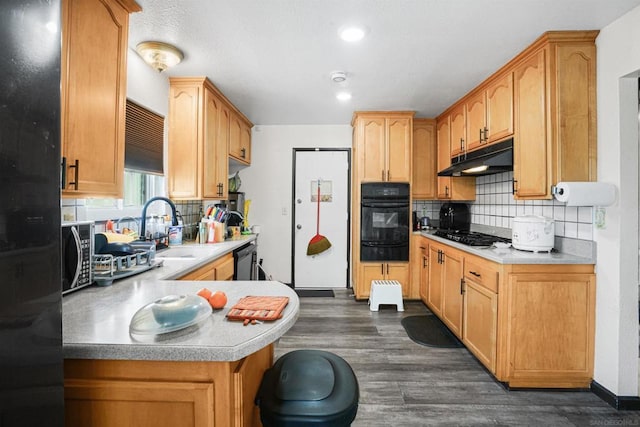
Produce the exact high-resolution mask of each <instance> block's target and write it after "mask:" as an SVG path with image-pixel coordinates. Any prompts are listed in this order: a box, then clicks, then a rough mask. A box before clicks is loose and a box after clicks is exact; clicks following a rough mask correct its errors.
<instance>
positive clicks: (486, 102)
mask: <svg viewBox="0 0 640 427" xmlns="http://www.w3.org/2000/svg"><path fill="white" fill-rule="evenodd" d="M465 108H466V114H467V127H466V138H467V151H472V150H474V149H476V148H480V147H481V146H484V145H486V144H491V143H493V142H497V141H501V140H503V139H505V138H507V137H510V136H512V135H513V74H512V73H511V72H509V73H506V74H505V75H503V76H499V77H497V78H495V79H494V80H492V81H491V82H489V83H488V84H486V85H483V86H482V87H480V88H479V89H478V90H476V91H475V92H474V93H473V94H472V95H470V96H468V97H467V98H466V101H465Z"/></svg>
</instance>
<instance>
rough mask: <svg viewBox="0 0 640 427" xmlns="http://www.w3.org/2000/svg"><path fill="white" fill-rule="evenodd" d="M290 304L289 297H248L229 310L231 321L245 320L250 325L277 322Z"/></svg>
mask: <svg viewBox="0 0 640 427" xmlns="http://www.w3.org/2000/svg"><path fill="white" fill-rule="evenodd" d="M287 304H289V297H268V296H247V297H244V298H241V299H240V301H238V302H237V303H236V304H235V305H234V306H233V307H231V308H230V309H229V312H228V313H227V318H228V319H229V320H243V321H244V324H245V325H246V324H248V323H249V322H251V321H253V320H277V319H279V318H281V317H282V311H283V310H284V308H285V307H286V306H287Z"/></svg>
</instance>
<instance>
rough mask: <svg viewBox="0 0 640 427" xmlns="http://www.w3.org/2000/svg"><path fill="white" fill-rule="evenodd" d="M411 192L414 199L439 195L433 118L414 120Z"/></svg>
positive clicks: (432, 197)
mask: <svg viewBox="0 0 640 427" xmlns="http://www.w3.org/2000/svg"><path fill="white" fill-rule="evenodd" d="M412 159H413V165H412V175H413V177H412V180H411V194H412V196H413V198H414V199H435V198H436V197H437V184H436V182H437V177H438V176H437V170H436V169H437V150H436V131H435V122H434V121H433V120H429V121H426V120H424V121H422V120H414V121H413V155H412Z"/></svg>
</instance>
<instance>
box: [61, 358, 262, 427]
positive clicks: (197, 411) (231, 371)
mask: <svg viewBox="0 0 640 427" xmlns="http://www.w3.org/2000/svg"><path fill="white" fill-rule="evenodd" d="M272 364H273V345H268V346H267V347H264V348H263V349H261V350H259V351H257V352H255V353H253V354H251V355H249V356H247V357H245V358H244V359H241V360H239V361H235V362H165V361H143V360H79V359H67V360H65V363H64V377H65V379H64V395H65V426H67V427H75V426H78V427H80V426H81V427H85V426H92V427H120V426H149V427H175V426H184V427H187V426H189V427H191V426H193V427H213V426H233V427H243V426H260V425H261V423H260V417H259V412H258V409H257V407H256V406H255V404H254V398H255V396H256V393H257V391H258V388H259V386H260V382H261V381H262V376H263V374H264V372H265V371H266V370H267V369H268V368H269V367H271V365H272Z"/></svg>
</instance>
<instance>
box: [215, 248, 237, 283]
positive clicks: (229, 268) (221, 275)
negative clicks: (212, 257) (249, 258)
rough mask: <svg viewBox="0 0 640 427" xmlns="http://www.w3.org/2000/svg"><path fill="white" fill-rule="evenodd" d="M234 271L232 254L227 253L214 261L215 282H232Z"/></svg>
mask: <svg viewBox="0 0 640 427" xmlns="http://www.w3.org/2000/svg"><path fill="white" fill-rule="evenodd" d="M234 271H235V268H234V259H233V254H231V253H229V254H227V255H225V256H224V257H223V258H220V259H218V260H216V261H215V272H216V280H233V273H234Z"/></svg>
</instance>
